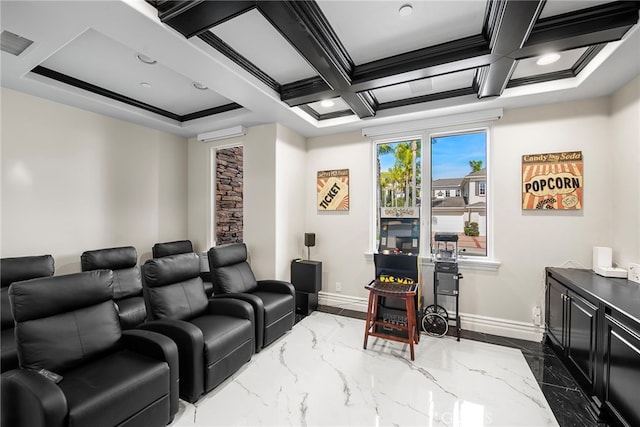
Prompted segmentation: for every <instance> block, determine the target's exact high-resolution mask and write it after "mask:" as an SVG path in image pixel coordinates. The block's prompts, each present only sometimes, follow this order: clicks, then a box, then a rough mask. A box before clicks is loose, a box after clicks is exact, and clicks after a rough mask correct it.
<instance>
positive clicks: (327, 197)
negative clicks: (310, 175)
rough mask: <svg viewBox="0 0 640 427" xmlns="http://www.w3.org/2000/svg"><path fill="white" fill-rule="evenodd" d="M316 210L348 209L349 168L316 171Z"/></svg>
mask: <svg viewBox="0 0 640 427" xmlns="http://www.w3.org/2000/svg"><path fill="white" fill-rule="evenodd" d="M317 204H318V210H319V211H348V210H349V169H335V170H330V171H318V203H317Z"/></svg>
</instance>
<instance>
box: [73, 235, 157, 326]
mask: <svg viewBox="0 0 640 427" xmlns="http://www.w3.org/2000/svg"><path fill="white" fill-rule="evenodd" d="M80 264H81V266H82V271H93V270H102V269H107V270H112V271H113V300H114V302H115V303H116V308H117V309H118V317H119V318H120V326H121V327H122V329H131V328H135V327H136V326H138V325H139V324H141V323H143V322H144V321H145V320H146V317H147V310H146V307H145V305H144V298H143V296H142V278H141V277H140V268H139V267H138V265H137V264H138V252H137V251H136V248H134V247H133V246H123V247H119V248H109V249H97V250H93V251H85V252H83V253H82V255H81V256H80Z"/></svg>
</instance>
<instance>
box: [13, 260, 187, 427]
mask: <svg viewBox="0 0 640 427" xmlns="http://www.w3.org/2000/svg"><path fill="white" fill-rule="evenodd" d="M112 281H113V273H112V272H111V271H110V270H98V271H90V272H84V273H76V274H69V275H64V276H55V277H47V278H40V279H32V280H28V281H23V282H15V283H13V284H12V285H11V287H10V288H9V298H10V300H11V310H12V313H13V316H14V318H15V321H16V341H17V345H18V358H19V360H20V368H19V369H14V370H11V371H8V372H5V373H4V374H2V390H1V392H2V425H3V426H5V425H6V426H15V427H38V426H43V427H52V426H56V427H59V426H74V427H84V426H86V427H96V426H138V425H140V426H141V425H145V426H164V425H166V424H168V423H169V422H170V421H171V420H172V418H173V417H174V415H175V413H176V412H177V410H178V386H179V385H178V383H179V381H178V378H179V372H178V349H177V347H176V344H175V343H174V342H173V341H171V340H170V339H169V338H167V337H165V336H162V335H160V334H156V333H153V332H150V331H140V330H130V331H124V332H122V330H121V329H120V322H119V320H118V314H117V312H116V308H115V306H114V303H113V300H112V295H113V290H112ZM41 369H45V370H47V371H49V372H53V373H55V374H58V375H60V376H61V381H59V382H56V379H55V378H54V379H50V378H47V377H45V376H44V375H41V374H40V373H39V372H38V371H39V370H41Z"/></svg>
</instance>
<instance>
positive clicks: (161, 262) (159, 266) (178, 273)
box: [142, 252, 200, 288]
mask: <svg viewBox="0 0 640 427" xmlns="http://www.w3.org/2000/svg"><path fill="white" fill-rule="evenodd" d="M142 273H143V276H144V283H145V285H146V286H149V287H151V288H153V287H157V286H165V285H170V284H172V283H178V282H184V281H186V280H189V279H193V278H195V277H200V257H199V256H198V255H197V254H196V253H194V252H190V253H186V254H178V255H170V256H166V257H162V258H153V259H149V260H147V262H145V263H144V265H143V266H142Z"/></svg>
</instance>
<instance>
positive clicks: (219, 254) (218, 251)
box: [207, 243, 247, 268]
mask: <svg viewBox="0 0 640 427" xmlns="http://www.w3.org/2000/svg"><path fill="white" fill-rule="evenodd" d="M207 257H208V258H209V265H210V267H211V268H220V267H226V266H228V265H233V264H238V263H241V262H245V261H246V260H247V245H246V244H244V243H228V244H226V245H220V246H214V247H212V248H211V249H209V252H208V253H207Z"/></svg>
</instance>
